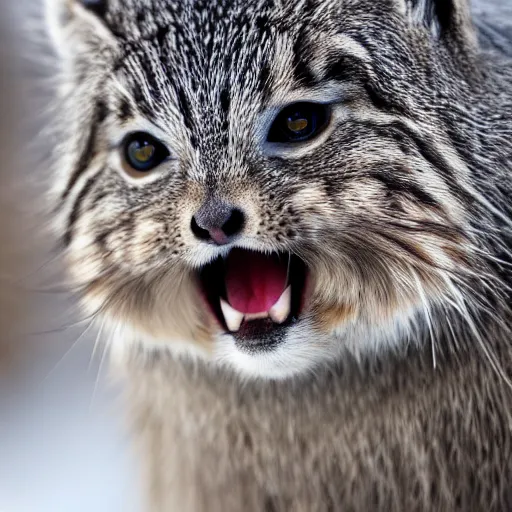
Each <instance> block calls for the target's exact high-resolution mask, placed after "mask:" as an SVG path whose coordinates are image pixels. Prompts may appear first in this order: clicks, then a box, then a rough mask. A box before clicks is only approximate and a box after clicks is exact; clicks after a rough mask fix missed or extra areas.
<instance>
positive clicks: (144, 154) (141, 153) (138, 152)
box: [132, 142, 155, 163]
mask: <svg viewBox="0 0 512 512" xmlns="http://www.w3.org/2000/svg"><path fill="white" fill-rule="evenodd" d="M144 144H145V145H143V146H142V147H141V144H140V143H139V142H134V143H133V146H132V154H133V156H134V158H135V160H136V161H137V162H141V163H147V162H148V161H149V160H151V157H152V156H153V154H154V153H155V146H152V145H151V144H148V143H144Z"/></svg>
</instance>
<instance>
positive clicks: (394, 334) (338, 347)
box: [110, 309, 423, 380]
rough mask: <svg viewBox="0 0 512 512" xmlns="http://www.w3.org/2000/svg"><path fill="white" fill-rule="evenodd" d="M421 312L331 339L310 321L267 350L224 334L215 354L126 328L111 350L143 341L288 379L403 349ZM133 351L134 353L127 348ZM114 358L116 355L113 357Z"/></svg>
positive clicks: (349, 327)
mask: <svg viewBox="0 0 512 512" xmlns="http://www.w3.org/2000/svg"><path fill="white" fill-rule="evenodd" d="M422 320H423V318H422V315H421V311H418V310H414V309H411V310H409V311H407V312H402V313H401V314H397V316H396V317H395V318H393V319H390V321H389V323H388V324H387V325H380V326H373V327H370V326H368V325H362V324H359V323H357V324H350V323H349V324H346V325H344V326H341V327H340V328H338V329H336V331H335V332H333V333H331V334H329V335H327V334H321V333H319V332H318V331H317V330H315V329H313V327H312V325H311V323H310V322H309V321H308V320H307V319H303V320H302V321H301V322H300V323H299V324H296V325H294V326H292V327H290V328H289V329H288V331H287V334H286V337H285V339H284V340H283V341H282V342H281V343H280V344H279V345H277V346H276V347H275V348H273V349H271V350H269V351H268V352H264V351H261V352H254V353H251V352H249V351H244V350H243V349H240V348H238V347H237V346H236V344H235V340H234V338H233V336H232V335H229V334H224V335H220V336H218V337H217V339H216V340H214V341H213V342H212V343H213V353H212V352H206V351H204V349H202V348H200V347H199V346H197V345H194V344H191V343H189V342H187V341H186V340H182V341H177V340H169V342H167V343H165V342H164V341H162V340H153V339H151V338H148V337H147V336H144V335H142V336H141V333H136V332H135V331H133V330H130V329H129V328H128V327H127V326H122V327H118V329H117V333H115V334H116V335H115V336H113V337H112V338H111V340H112V341H113V343H111V345H110V346H111V348H112V350H113V352H116V350H117V351H118V352H119V351H120V352H122V353H126V350H127V349H128V347H129V346H130V340H141V339H142V340H143V343H144V344H145V345H146V346H147V347H148V349H150V350H155V349H156V350H158V349H159V348H161V347H165V349H166V350H169V349H171V351H172V352H173V353H174V354H176V355H177V356H179V357H186V358H191V359H196V360H197V359H202V360H206V361H209V362H210V363H212V364H214V365H217V366H219V367H227V368H229V369H230V370H233V371H235V372H236V373H238V374H239V375H240V377H241V378H242V379H247V378H248V379H258V378H259V379H267V380H283V379H288V378H292V377H295V376H301V375H305V374H308V373H315V372H316V371H318V370H319V368H321V367H322V366H323V365H327V364H329V363H331V362H333V361H334V360H340V359H342V358H343V357H344V356H343V354H345V356H346V354H347V353H350V354H351V355H352V356H353V357H355V359H359V358H360V357H361V356H363V355H364V354H373V355H378V354H379V353H383V352H386V351H388V350H390V349H391V350H393V349H396V348H398V347H399V346H400V345H401V344H402V343H405V342H407V340H410V339H411V338H412V339H414V336H410V335H411V334H413V331H414V330H415V328H417V327H418V324H421V323H422ZM128 350H129V349H128ZM114 355H115V354H114Z"/></svg>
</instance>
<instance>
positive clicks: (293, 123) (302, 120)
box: [286, 110, 316, 137]
mask: <svg viewBox="0 0 512 512" xmlns="http://www.w3.org/2000/svg"><path fill="white" fill-rule="evenodd" d="M315 124H316V116H315V115H314V112H301V111H300V110H299V111H296V112H293V114H291V115H289V116H288V118H287V120H286V128H287V129H288V130H289V131H290V132H291V134H292V136H295V137H304V136H307V135H309V134H311V133H312V132H314V131H315Z"/></svg>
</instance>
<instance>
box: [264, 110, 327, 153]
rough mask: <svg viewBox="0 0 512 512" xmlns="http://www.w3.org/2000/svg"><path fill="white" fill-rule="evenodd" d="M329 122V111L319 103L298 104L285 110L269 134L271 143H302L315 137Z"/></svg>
mask: <svg viewBox="0 0 512 512" xmlns="http://www.w3.org/2000/svg"><path fill="white" fill-rule="evenodd" d="M327 121H328V109H327V107H326V106H325V105H321V104H317V103H296V104H294V105H290V106H289V107H287V108H285V109H283V110H282V111H281V112H280V114H279V115H278V116H277V118H276V120H275V121H274V123H273V125H272V127H271V128H270V132H269V134H268V139H267V140H268V141H269V142H281V143H283V142H284V143H286V142H302V141H306V140H309V139H312V138H313V137H315V136H316V135H317V134H318V133H319V132H320V131H321V130H322V128H324V127H325V125H326V124H327Z"/></svg>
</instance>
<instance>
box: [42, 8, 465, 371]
mask: <svg viewBox="0 0 512 512" xmlns="http://www.w3.org/2000/svg"><path fill="white" fill-rule="evenodd" d="M48 1H49V2H50V4H51V6H52V9H50V12H51V13H52V15H53V17H52V18H51V20H52V23H53V24H54V33H55V35H56V38H57V41H58V44H57V48H58V50H59V51H60V53H61V55H62V59H63V62H64V73H65V79H64V81H63V83H64V87H63V99H62V101H63V107H62V110H61V113H62V119H61V121H63V123H61V133H62V134H63V138H62V140H63V147H62V148H61V152H62V155H61V156H62V158H61V159H60V162H59V172H60V175H59V177H58V180H57V187H56V188H57V191H58V201H59V204H60V209H61V213H60V217H59V219H60V224H59V229H60V230H61V234H62V237H63V240H64V243H65V244H66V247H67V261H68V264H69V269H70V272H71V274H72V276H73V277H74V278H75V279H76V281H77V283H78V284H79V286H80V287H81V288H82V289H83V294H84V301H85V304H86V305H87V306H88V307H89V309H90V310H92V311H96V310H98V309H100V310H101V314H102V315H104V316H106V318H107V319H109V320H110V321H111V322H112V323H114V324H115V325H116V326H121V327H122V329H121V331H122V333H123V335H124V336H125V340H126V343H129V340H131V339H143V340H145V342H146V343H147V346H148V347H152V348H154V347H155V346H159V345H161V346H169V347H171V348H174V349H175V350H178V351H184V352H187V353H194V354H196V355H200V356H201V357H207V358H209V359H211V360H212V361H215V362H217V363H227V364H228V365H230V366H232V367H234V368H235V369H236V370H239V371H241V372H243V373H245V374H250V375H258V376H267V377H278V378H279V377H285V376H288V375H293V374H297V373H300V372H305V371H308V370H311V369H314V368H315V367H316V366H318V365H319V364H322V363H325V362H326V361H328V360H331V359H334V358H336V357H339V356H340V354H341V353H342V352H343V350H347V349H348V350H349V351H352V352H353V353H355V354H360V353H363V352H367V351H369V350H374V351H381V350H383V348H384V347H386V346H389V345H396V344H397V343H400V342H402V341H404V340H405V339H407V336H408V334H410V333H412V332H413V331H414V330H415V329H420V330H421V329H423V328H424V325H425V324H427V323H428V322H427V320H428V311H429V310H430V308H431V307H433V306H434V305H435V304H436V303H437V302H438V301H439V300H440V298H441V297H442V296H443V294H445V293H446V290H447V288H448V287H449V286H451V284H452V283H451V281H450V278H449V277H448V275H449V274H448V273H447V271H449V270H450V269H454V268H460V267H462V266H464V265H465V262H466V259H467V258H466V251H465V247H466V246H465V244H466V240H465V237H464V229H465V223H466V220H465V219H466V215H465V212H464V208H463V207H462V205H461V202H460V197H461V195H460V194H459V193H458V192H459V182H463V181H464V180H465V178H466V177H465V172H466V169H465V166H464V165H463V163H462V162H460V161H459V160H458V158H457V157H456V152H455V150H454V149H453V147H452V146H451V144H450V137H449V136H448V135H447V133H445V131H444V129H443V123H442V121H441V120H440V115H439V109H440V108H441V103H440V100H439V98H440V94H441V93H443V92H444V93H445V94H446V96H445V98H449V97H450V94H452V93H453V86H452V81H451V78H450V76H451V75H450V73H453V74H454V75H455V74H457V73H459V71H458V70H457V69H456V68H454V65H453V64H452V63H449V65H448V62H449V61H450V59H451V58H452V54H451V53H450V52H448V51H447V50H446V48H447V47H449V46H450V45H452V46H453V47H455V46H457V45H458V50H459V51H460V54H459V55H462V54H463V52H462V49H464V48H465V47H466V46H470V45H471V38H470V35H468V33H469V31H468V33H466V27H465V25H464V24H465V23H466V20H465V17H464V15H465V10H464V9H463V7H464V6H463V2H448V3H450V4H452V8H451V10H450V9H448V11H449V12H448V11H446V12H444V11H443V10H442V9H440V8H438V7H437V3H436V2H410V3H409V2H408V1H406V0H380V1H377V0H325V1H323V0H320V1H299V0H293V1H287V0H282V1H275V2H274V1H271V0H240V1H238V0H231V1H228V0H223V1H213V0H211V1H210V0H206V1H200V0H183V1H174V0H145V1H140V0H124V1H121V0H111V1H109V2H99V1H96V2H95V1H88V2H82V3H81V2H78V1H70V2H64V1H60V0H48ZM445 4H446V2H445ZM452 18H453V19H452ZM455 19H456V20H457V23H458V24H457V25H456V24H455V21H454V20H455ZM57 25H58V28H57ZM445 31H446V32H445ZM451 68H453V69H451ZM455 92H456V91H455Z"/></svg>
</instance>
